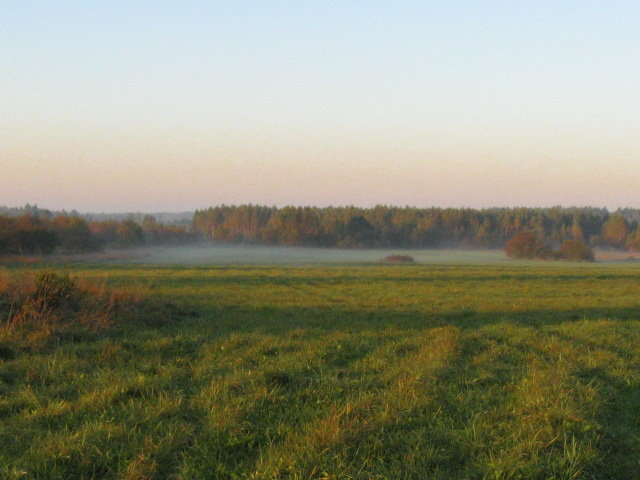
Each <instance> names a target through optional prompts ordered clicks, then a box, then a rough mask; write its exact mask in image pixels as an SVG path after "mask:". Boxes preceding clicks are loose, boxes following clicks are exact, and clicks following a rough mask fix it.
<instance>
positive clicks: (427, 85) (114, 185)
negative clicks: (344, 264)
mask: <svg viewBox="0 0 640 480" xmlns="http://www.w3.org/2000/svg"><path fill="white" fill-rule="evenodd" d="M639 21H640V2H638V1H637V0H635V1H629V2H617V1H601V0H598V1H589V0H583V1H568V0H567V1H431V2H429V1H416V2H411V1H404V2H391V1H388V2H375V1H347V2H344V1H327V0H323V1H313V2H312V1H302V0H301V1H290V2H285V1H277V0H271V1H261V2H258V1H255V2H243V1H225V2H195V1H154V2H151V1H136V2H131V1H89V2H87V1H76V2H65V1H42V2H36V1H24V0H23V1H18V0H15V1H11V0H5V1H3V2H0V205H2V204H3V205H23V204H25V203H27V202H30V203H32V204H33V203H37V204H38V205H40V206H42V207H47V208H56V209H57V208H67V209H72V208H76V209H77V210H80V211H132V210H136V211H137V210H145V211H159V210H166V211H180V210H189V209H194V208H201V207H206V206H209V205H214V204H220V203H250V202H251V203H261V204H268V205H274V204H275V205H282V204H296V205H307V204H312V205H330V204H333V205H344V204H355V205H362V206H369V205H375V204H397V205H407V204H408V205H417V206H432V205H435V206H470V207H486V206H510V205H526V206H549V205H565V206H569V205H594V206H607V207H609V208H616V207H618V206H635V207H640V195H639V192H640V28H638V24H639Z"/></svg>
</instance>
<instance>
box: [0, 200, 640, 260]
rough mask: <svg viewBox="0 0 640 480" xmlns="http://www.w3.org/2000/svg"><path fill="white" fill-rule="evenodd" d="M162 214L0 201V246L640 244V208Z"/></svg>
mask: <svg viewBox="0 0 640 480" xmlns="http://www.w3.org/2000/svg"><path fill="white" fill-rule="evenodd" d="M160 215H163V217H162V218H166V219H169V220H168V221H166V222H161V221H158V220H157V219H156V218H155V217H154V216H153V215H145V214H128V215H125V214H113V215H112V216H110V215H107V214H100V215H91V214H84V215H82V214H80V213H78V212H76V211H72V212H66V211H60V212H53V211H50V210H46V209H41V208H38V207H36V206H30V205H26V206H25V207H20V208H7V207H0V254H20V255H22V254H50V253H53V252H57V253H79V252H93V251H100V250H102V249H105V248H130V247H139V246H152V245H183V244H187V243H192V242H196V241H199V242H215V243H224V244H249V245H280V246H315V247H338V248H396V247H397V248H488V249H494V248H495V249H498V248H504V247H505V245H506V244H507V242H508V241H509V240H510V239H512V238H513V237H514V236H515V235H516V234H517V233H520V232H530V233H531V234H533V235H535V237H536V238H537V239H539V240H540V241H542V242H544V244H545V245H546V246H548V247H549V248H557V247H559V246H561V245H562V244H564V243H566V242H571V241H578V242H581V243H584V244H585V245H588V246H589V247H592V248H593V247H600V248H612V249H628V250H630V251H640V227H639V224H640V210H637V209H619V210H617V211H615V212H609V211H608V210H607V209H604V208H592V207H584V208H562V207H553V208H490V209H480V210H479V209H471V208H415V207H392V206H376V207H373V208H359V207H353V206H348V207H324V208H319V207H294V206H286V207H268V206H261V205H239V206H233V205H231V206H227V205H222V206H216V207H211V208H207V209H203V210H196V211H195V212H194V213H193V214H192V216H191V219H190V220H189V214H184V213H183V214H176V216H174V217H171V216H170V215H169V214H160Z"/></svg>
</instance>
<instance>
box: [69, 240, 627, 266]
mask: <svg viewBox="0 0 640 480" xmlns="http://www.w3.org/2000/svg"><path fill="white" fill-rule="evenodd" d="M392 255H394V256H395V255H403V256H409V257H411V258H413V262H408V263H406V266H411V265H416V264H419V265H505V266H508V265H549V266H553V265H555V266H558V265H563V264H567V265H573V266H578V267H587V266H589V265H590V264H586V263H583V264H578V265H576V264H575V262H559V261H540V260H514V259H511V258H508V257H507V256H506V254H505V253H504V251H503V250H462V249H430V250H425V249H421V250H417V249H381V248H372V249H345V248H313V247H277V246H272V247H264V246H254V245H243V246H238V245H197V246H178V247H155V248H141V249H131V250H112V251H109V252H106V253H104V254H99V255H88V256H84V257H79V258H83V259H84V260H87V261H92V260H99V261H105V262H109V263H115V264H147V265H174V266H179V265H184V266H185V267H186V266H221V265H227V266H228V265H245V266H247V265H272V266H279V265H280V266H296V265H300V266H304V265H350V264H351V265H354V264H356V265H367V264H369V265H373V264H381V263H389V264H392V263H395V262H387V261H386V260H385V259H386V258H387V257H389V256H392ZM58 259H59V260H61V261H64V257H58ZM635 263H637V260H634V259H633V258H630V257H629V256H628V254H627V253H626V252H616V251H598V253H597V258H596V264H597V265H599V266H603V265H606V264H612V265H615V266H617V267H620V266H624V265H626V264H628V265H634V264H635Z"/></svg>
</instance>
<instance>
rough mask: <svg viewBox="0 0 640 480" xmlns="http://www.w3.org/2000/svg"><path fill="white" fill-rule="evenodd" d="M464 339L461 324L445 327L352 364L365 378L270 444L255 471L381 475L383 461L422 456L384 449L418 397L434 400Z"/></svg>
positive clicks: (265, 474) (258, 474) (261, 475)
mask: <svg viewBox="0 0 640 480" xmlns="http://www.w3.org/2000/svg"><path fill="white" fill-rule="evenodd" d="M458 341H459V330H458V329H457V328H456V327H440V328H434V329H432V330H428V331H426V332H424V333H422V334H420V335H418V336H416V337H412V338H407V337H406V336H405V337H402V338H401V339H400V340H396V341H395V342H393V343H390V344H388V345H386V347H382V348H379V349H376V350H375V351H373V352H371V354H369V355H368V356H367V357H365V358H363V359H362V360H360V361H359V362H358V363H357V364H353V365H352V368H351V370H352V371H353V373H354V374H357V373H359V374H360V375H362V376H363V377H364V379H365V380H364V381H363V382H362V383H361V384H360V385H356V388H355V389H354V390H352V391H350V392H347V394H346V395H344V396H342V397H341V398H336V397H334V398H332V399H331V404H330V405H329V406H328V407H329V408H324V409H322V410H321V411H320V412H318V413H317V414H316V415H315V416H314V417H313V418H312V419H310V421H309V422H307V423H306V424H304V425H301V426H300V428H299V429H298V430H297V431H295V432H292V434H291V435H289V436H288V437H287V438H286V439H285V440H284V441H283V442H282V443H280V444H276V445H270V446H269V447H268V448H266V449H264V450H263V451H262V452H261V455H260V458H259V459H258V461H257V463H256V465H255V471H254V472H253V474H252V475H250V478H252V479H267V478H291V479H302V478H305V479H306V478H323V477H324V476H326V478H354V479H355V478H379V477H377V476H376V472H377V471H378V470H381V469H382V470H384V468H383V467H381V465H380V463H379V462H380V461H383V462H384V461H391V462H392V463H395V465H401V464H406V463H407V462H408V463H410V462H412V461H416V460H417V459H416V458H415V457H412V452H411V450H410V449H406V448H405V449H402V448H400V449H399V451H398V452H395V453H393V454H391V455H390V454H389V452H386V451H385V441H386V440H385V437H386V436H387V435H388V433H387V429H389V428H390V426H392V425H394V424H396V423H398V421H399V419H403V418H404V417H406V416H407V415H410V414H411V412H412V411H413V410H414V409H415V408H416V406H417V405H425V404H430V401H431V399H432V385H433V382H434V380H435V378H436V376H437V375H438V373H439V372H440V371H441V370H442V369H443V368H445V367H446V365H447V364H448V362H449V361H450V360H451V358H452V357H453V356H455V352H456V349H457V347H458ZM367 377H369V378H367ZM400 421H402V420H400ZM395 447H396V448H397V447H400V445H398V444H396V445H395ZM380 478H382V477H380ZM389 478H392V477H389ZM398 478H400V477H398Z"/></svg>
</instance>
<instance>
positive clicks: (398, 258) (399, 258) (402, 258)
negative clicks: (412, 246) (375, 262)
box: [384, 255, 414, 263]
mask: <svg viewBox="0 0 640 480" xmlns="http://www.w3.org/2000/svg"><path fill="white" fill-rule="evenodd" d="M384 261H385V262H400V263H411V262H413V261H414V260H413V257H412V256H410V255H389V256H388V257H386V258H385V259H384Z"/></svg>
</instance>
